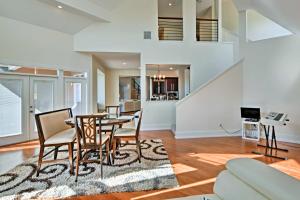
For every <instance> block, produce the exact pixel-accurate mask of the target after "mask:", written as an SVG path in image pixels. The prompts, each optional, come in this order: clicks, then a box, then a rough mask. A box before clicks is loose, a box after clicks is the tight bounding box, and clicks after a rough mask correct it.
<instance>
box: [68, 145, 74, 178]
mask: <svg viewBox="0 0 300 200" xmlns="http://www.w3.org/2000/svg"><path fill="white" fill-rule="evenodd" d="M68 151H69V162H70V174H72V175H73V174H74V169H73V144H72V143H69V144H68Z"/></svg>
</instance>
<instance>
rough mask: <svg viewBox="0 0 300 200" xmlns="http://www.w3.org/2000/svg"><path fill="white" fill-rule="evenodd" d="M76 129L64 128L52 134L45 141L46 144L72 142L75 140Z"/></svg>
mask: <svg viewBox="0 0 300 200" xmlns="http://www.w3.org/2000/svg"><path fill="white" fill-rule="evenodd" d="M75 136H76V130H75V128H69V129H66V130H63V131H61V132H58V133H56V134H55V135H52V136H51V137H50V138H48V139H47V140H46V141H45V144H46V145H47V144H48V145H49V144H62V143H70V142H73V141H74V140H75Z"/></svg>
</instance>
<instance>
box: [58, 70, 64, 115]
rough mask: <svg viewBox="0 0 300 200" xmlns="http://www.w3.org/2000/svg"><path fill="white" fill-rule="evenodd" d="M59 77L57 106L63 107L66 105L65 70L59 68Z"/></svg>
mask: <svg viewBox="0 0 300 200" xmlns="http://www.w3.org/2000/svg"><path fill="white" fill-rule="evenodd" d="M57 72H58V79H57V86H58V87H57V105H56V107H57V108H58V109H59V108H63V107H65V84H64V70H62V69H59V70H57Z"/></svg>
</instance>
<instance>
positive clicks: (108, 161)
mask: <svg viewBox="0 0 300 200" xmlns="http://www.w3.org/2000/svg"><path fill="white" fill-rule="evenodd" d="M105 147H106V157H107V164H108V165H109V164H110V159H109V156H110V153H109V151H110V149H109V140H107V142H106V144H105Z"/></svg>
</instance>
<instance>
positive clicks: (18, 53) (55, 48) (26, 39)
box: [0, 17, 91, 71]
mask: <svg viewBox="0 0 300 200" xmlns="http://www.w3.org/2000/svg"><path fill="white" fill-rule="evenodd" d="M0 27H1V31H0V44H1V45H0V62H1V63H4V64H15V65H24V66H38V67H46V68H61V69H68V70H74V71H76V70H79V71H82V70H84V71H87V70H88V69H89V68H90V64H91V60H90V56H88V55H85V54H82V53H78V52H74V51H73V38H72V36H70V35H68V34H64V33H61V32H57V31H52V30H49V29H45V28H41V27H38V26H34V25H31V24H27V23H23V22H19V21H15V20H12V19H9V18H4V17H0Z"/></svg>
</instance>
